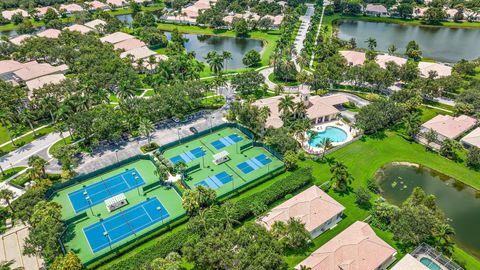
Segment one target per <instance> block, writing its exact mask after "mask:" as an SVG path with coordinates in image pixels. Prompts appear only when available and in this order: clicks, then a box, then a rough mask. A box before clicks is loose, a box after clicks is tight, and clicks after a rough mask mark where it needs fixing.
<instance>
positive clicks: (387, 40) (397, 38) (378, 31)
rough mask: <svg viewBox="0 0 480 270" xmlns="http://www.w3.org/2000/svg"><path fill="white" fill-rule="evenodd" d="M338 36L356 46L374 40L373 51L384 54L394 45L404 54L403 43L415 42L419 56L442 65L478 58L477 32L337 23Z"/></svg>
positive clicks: (443, 28) (356, 22) (473, 30)
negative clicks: (375, 48) (375, 45)
mask: <svg viewBox="0 0 480 270" xmlns="http://www.w3.org/2000/svg"><path fill="white" fill-rule="evenodd" d="M338 29H339V34H338V36H339V37H340V38H341V39H343V40H350V39H351V38H355V39H356V40H357V46H358V47H361V48H366V47H367V44H366V42H365V41H366V40H367V39H368V38H369V37H373V38H375V39H376V40H377V50H379V51H384V52H386V51H387V49H388V47H389V46H390V45H391V44H395V46H396V47H397V48H398V53H404V52H405V47H406V46H407V43H408V42H409V41H411V40H415V41H416V42H417V43H418V44H419V45H420V49H421V50H422V51H423V57H426V58H431V59H436V60H438V61H443V62H457V61H459V60H460V59H468V60H471V59H475V58H477V57H479V56H480V46H478V44H479V41H480V29H466V28H465V29H462V28H448V27H425V26H423V27H422V26H416V25H401V24H391V23H380V22H364V21H341V22H340V23H339V25H338Z"/></svg>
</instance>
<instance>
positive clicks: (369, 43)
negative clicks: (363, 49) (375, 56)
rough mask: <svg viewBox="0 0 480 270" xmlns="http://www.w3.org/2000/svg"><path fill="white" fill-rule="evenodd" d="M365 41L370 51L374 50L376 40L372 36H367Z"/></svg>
mask: <svg viewBox="0 0 480 270" xmlns="http://www.w3.org/2000/svg"><path fill="white" fill-rule="evenodd" d="M365 43H367V47H368V49H369V50H370V51H373V50H375V48H376V47H377V40H376V39H374V38H373V37H369V38H368V39H367V40H366V41H365Z"/></svg>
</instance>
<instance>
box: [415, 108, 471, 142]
mask: <svg viewBox="0 0 480 270" xmlns="http://www.w3.org/2000/svg"><path fill="white" fill-rule="evenodd" d="M476 124H477V120H476V119H475V118H472V117H470V116H466V115H460V116H457V117H454V116H450V115H437V116H435V117H434V118H432V119H430V120H428V121H427V122H425V123H423V124H422V126H420V132H419V134H418V136H417V139H418V140H419V141H420V142H421V143H427V142H426V139H425V136H424V135H425V134H426V133H427V132H429V131H430V130H433V131H434V132H435V133H436V134H437V141H436V142H433V143H432V145H431V146H432V147H434V148H439V147H440V145H441V144H442V142H443V141H444V140H445V139H450V140H455V139H457V138H458V137H460V135H462V134H463V133H465V132H467V131H469V130H470V129H472V128H473V127H474V126H475V125H476Z"/></svg>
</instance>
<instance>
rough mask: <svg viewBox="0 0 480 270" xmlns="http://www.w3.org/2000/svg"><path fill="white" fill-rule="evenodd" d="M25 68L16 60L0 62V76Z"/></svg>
mask: <svg viewBox="0 0 480 270" xmlns="http://www.w3.org/2000/svg"><path fill="white" fill-rule="evenodd" d="M21 68H23V63H20V62H17V61H15V60H0V75H1V74H5V73H10V72H13V71H15V70H19V69H21Z"/></svg>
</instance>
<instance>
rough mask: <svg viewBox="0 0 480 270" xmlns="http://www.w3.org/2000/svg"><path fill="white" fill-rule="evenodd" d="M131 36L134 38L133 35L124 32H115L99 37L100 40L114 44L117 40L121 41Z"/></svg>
mask: <svg viewBox="0 0 480 270" xmlns="http://www.w3.org/2000/svg"><path fill="white" fill-rule="evenodd" d="M132 38H135V37H134V36H132V35H129V34H127V33H124V32H115V33H112V34H110V35H106V36H104V37H102V38H100V41H101V42H108V43H111V44H116V43H118V42H121V41H124V40H127V39H132Z"/></svg>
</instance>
